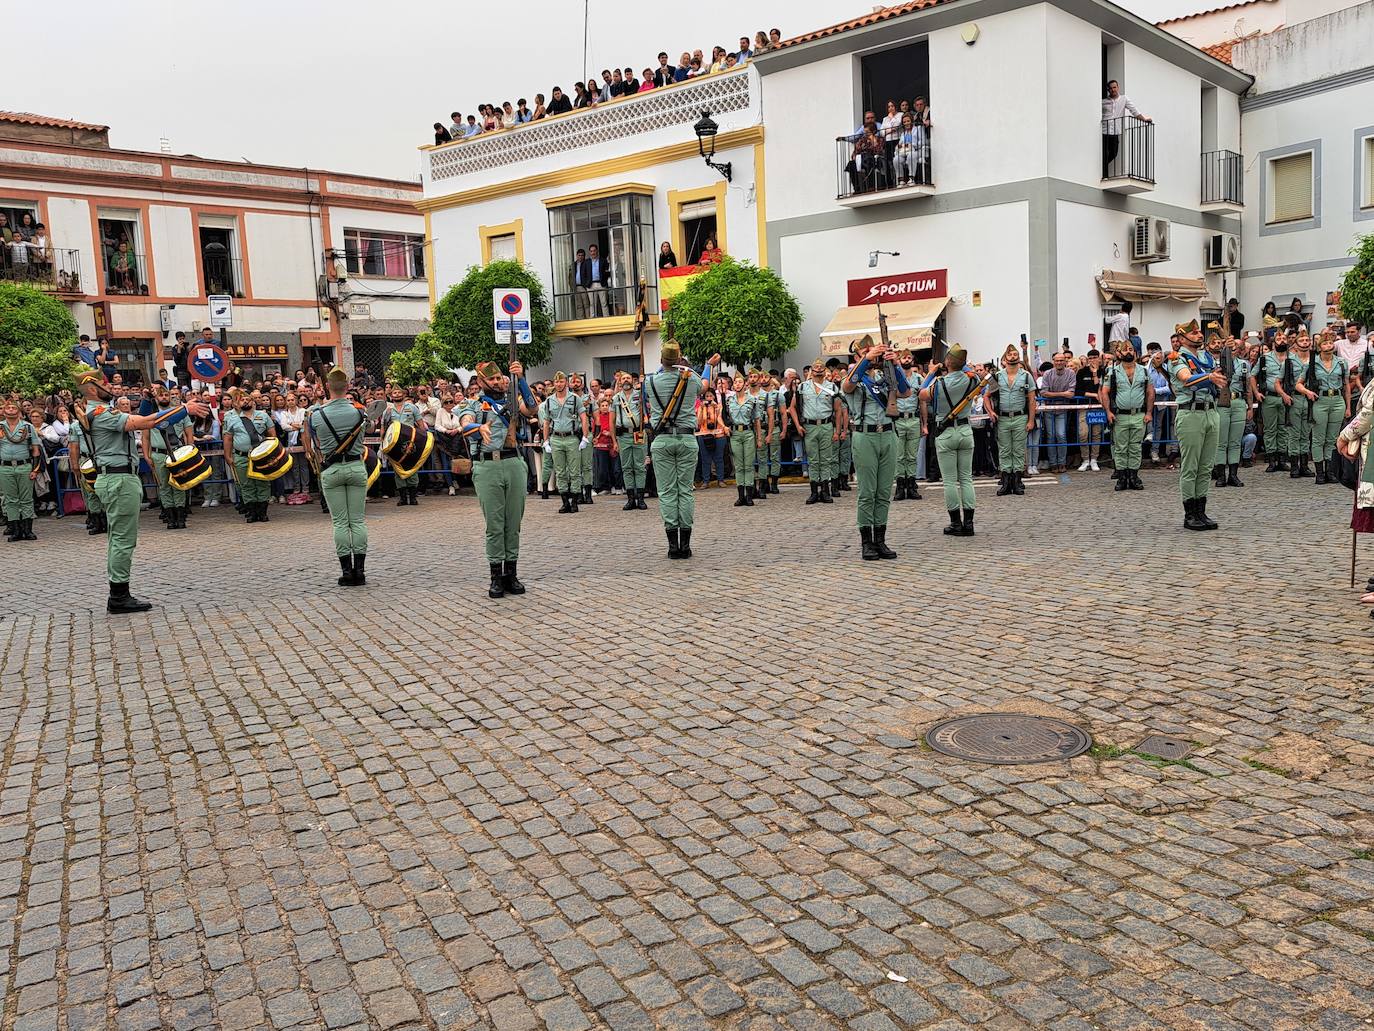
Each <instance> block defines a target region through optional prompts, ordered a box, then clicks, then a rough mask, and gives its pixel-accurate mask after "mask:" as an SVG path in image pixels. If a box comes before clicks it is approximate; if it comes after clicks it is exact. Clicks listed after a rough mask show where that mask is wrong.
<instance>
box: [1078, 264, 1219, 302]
mask: <svg viewBox="0 0 1374 1031" xmlns="http://www.w3.org/2000/svg"><path fill="white" fill-rule="evenodd" d="M1097 287H1098V289H1099V290H1101V291H1102V299H1103V300H1104V301H1114V300H1116V299H1117V298H1118V297H1119V298H1121V299H1122V300H1125V301H1200V300H1202V299H1203V298H1204V297H1206V296H1207V284H1206V283H1205V282H1204V281H1203V280H1201V279H1171V278H1170V277H1168V276H1139V275H1136V274H1135V273H1134V272H1113V271H1112V270H1110V269H1108V270H1107V271H1105V272H1103V273H1101V274H1100V275H1099V276H1098V277H1097Z"/></svg>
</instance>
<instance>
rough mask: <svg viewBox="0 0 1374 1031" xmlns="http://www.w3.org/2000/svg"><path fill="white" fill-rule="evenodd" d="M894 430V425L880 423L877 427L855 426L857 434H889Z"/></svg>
mask: <svg viewBox="0 0 1374 1031" xmlns="http://www.w3.org/2000/svg"><path fill="white" fill-rule="evenodd" d="M891 429H892V423H890V422H880V423H879V424H878V425H877V426H855V427H854V432H855V433H888V432H890V431H891Z"/></svg>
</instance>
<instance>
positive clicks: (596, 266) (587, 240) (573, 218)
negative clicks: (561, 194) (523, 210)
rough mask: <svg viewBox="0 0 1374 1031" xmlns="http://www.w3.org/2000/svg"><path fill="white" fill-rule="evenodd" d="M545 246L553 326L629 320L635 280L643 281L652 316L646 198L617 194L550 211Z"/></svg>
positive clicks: (650, 215)
mask: <svg viewBox="0 0 1374 1031" xmlns="http://www.w3.org/2000/svg"><path fill="white" fill-rule="evenodd" d="M549 245H550V248H551V250H552V254H553V304H554V319H555V321H557V322H568V321H571V320H575V319H595V318H611V317H615V316H619V315H631V314H633V313H634V310H635V292H636V288H637V285H638V283H639V277H640V276H641V275H644V276H645V277H646V278H647V279H648V288H647V291H646V298H645V304H646V305H647V306H648V308H649V310H650V311H657V310H658V290H657V287H656V285H655V277H654V275H653V271H652V270H653V269H654V267H655V261H654V252H655V250H656V246H657V245H656V244H655V242H654V212H653V198H652V197H647V196H644V195H642V194H622V195H620V196H617V197H602V198H598V199H596V200H590V201H582V202H580V203H577V204H568V205H564V206H561V207H556V208H550V209H549ZM578 251H581V252H582V254H581V255H579V254H578ZM579 259H580V260H581V261H582V264H581V265H578V261H579Z"/></svg>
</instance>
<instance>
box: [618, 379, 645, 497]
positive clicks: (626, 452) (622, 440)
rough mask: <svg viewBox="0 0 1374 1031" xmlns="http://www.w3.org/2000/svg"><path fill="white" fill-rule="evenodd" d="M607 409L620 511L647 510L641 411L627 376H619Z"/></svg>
mask: <svg viewBox="0 0 1374 1031" xmlns="http://www.w3.org/2000/svg"><path fill="white" fill-rule="evenodd" d="M611 409H612V411H613V413H614V419H613V421H614V424H615V426H614V443H613V444H612V445H611V452H612V454H619V455H620V474H621V477H622V478H623V479H624V481H625V507H624V508H623V509H621V511H623V512H631V511H634V510H635V509H647V508H648V507H649V506H648V505H646V504H645V503H644V482H645V463H644V459H645V455H646V453H647V449H646V447H645V444H644V410H643V408H642V407H641V406H640V402H639V398H638V397H637V396H635V384H634V380H632V379H631V378H630V377H629V376H628V375H625V376H621V378H620V389H619V390H618V391H616V394H615V398H614V399H613V401H612V404H611Z"/></svg>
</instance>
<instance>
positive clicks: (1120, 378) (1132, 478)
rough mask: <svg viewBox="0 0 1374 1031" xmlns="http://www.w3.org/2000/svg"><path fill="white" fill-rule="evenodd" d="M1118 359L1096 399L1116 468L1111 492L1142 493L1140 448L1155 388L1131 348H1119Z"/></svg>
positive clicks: (1150, 412) (1151, 409) (1151, 410)
mask: <svg viewBox="0 0 1374 1031" xmlns="http://www.w3.org/2000/svg"><path fill="white" fill-rule="evenodd" d="M1118 358H1119V359H1120V360H1119V361H1117V362H1116V363H1115V364H1113V365H1112V367H1111V368H1110V369H1109V370H1108V371H1107V375H1106V379H1105V380H1104V382H1103V383H1102V387H1101V389H1100V390H1099V391H1098V396H1097V399H1098V401H1099V403H1100V404H1101V405H1102V407H1103V409H1104V410H1105V411H1106V413H1107V425H1108V426H1110V427H1111V429H1112V465H1114V466H1115V467H1116V473H1117V476H1116V487H1115V488H1114V489H1115V490H1144V489H1145V484H1143V483H1141V482H1140V448H1141V442H1142V441H1144V439H1145V427H1146V426H1148V425H1150V419H1151V418H1152V417H1153V415H1154V407H1155V388H1154V384H1152V383H1151V382H1150V373H1149V370H1148V369H1146V368H1145V366H1143V365H1141V364H1140V363H1139V362H1138V361H1136V353H1135V348H1134V347H1130V346H1129V345H1128V346H1126V347H1122V348H1120V349H1119V351H1118Z"/></svg>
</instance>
